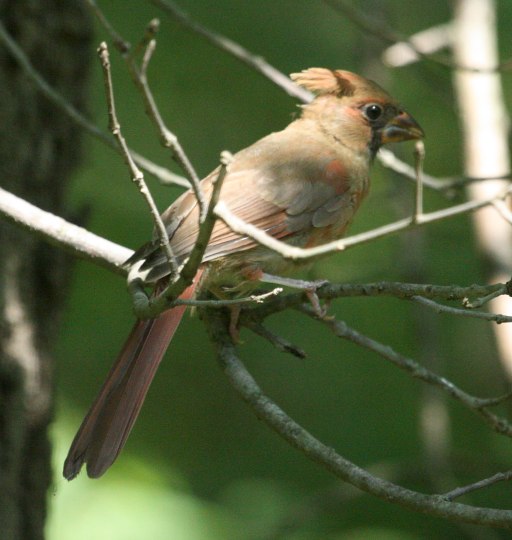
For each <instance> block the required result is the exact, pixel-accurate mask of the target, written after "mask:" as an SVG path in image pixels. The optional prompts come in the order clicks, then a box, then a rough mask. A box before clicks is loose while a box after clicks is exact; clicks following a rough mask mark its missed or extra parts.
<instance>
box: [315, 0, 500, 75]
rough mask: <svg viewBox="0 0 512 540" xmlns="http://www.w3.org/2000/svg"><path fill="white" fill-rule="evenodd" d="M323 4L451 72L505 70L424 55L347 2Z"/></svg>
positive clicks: (356, 23)
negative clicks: (405, 44) (405, 45)
mask: <svg viewBox="0 0 512 540" xmlns="http://www.w3.org/2000/svg"><path fill="white" fill-rule="evenodd" d="M324 2H325V3H326V4H327V5H329V6H331V7H332V8H333V9H334V10H336V11H339V12H340V13H343V15H344V16H345V17H347V19H349V20H350V21H352V22H353V23H354V24H355V25H356V26H358V27H359V28H360V29H361V30H363V31H364V32H366V33H368V34H371V35H372V36H374V37H377V38H378V39H380V40H382V41H383V42H384V43H387V44H389V45H395V44H397V43H403V42H405V43H407V45H408V46H409V47H410V48H411V50H413V51H414V52H415V53H416V54H417V55H418V56H419V57H420V58H421V59H422V60H426V61H429V62H435V63H437V64H439V65H441V66H444V67H447V68H450V69H452V70H458V71H467V72H473V73H486V72H495V71H499V70H503V69H506V64H501V65H496V66H493V67H492V68H477V67H474V66H470V65H461V64H460V63H459V64H457V63H455V62H453V61H452V60H450V59H449V58H447V57H444V56H440V55H432V54H428V53H425V52H423V51H421V50H420V48H418V47H417V46H416V45H415V44H414V43H413V42H412V41H411V40H410V39H409V38H408V37H407V36H405V35H403V34H400V33H398V32H396V31H395V30H392V29H390V28H389V27H386V26H385V25H384V24H383V22H382V20H381V19H379V20H375V19H372V18H371V17H369V16H368V13H366V12H363V11H361V10H359V9H357V8H356V7H354V5H353V4H352V3H351V2H348V1H347V0H324Z"/></svg>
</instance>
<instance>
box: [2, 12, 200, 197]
mask: <svg viewBox="0 0 512 540" xmlns="http://www.w3.org/2000/svg"><path fill="white" fill-rule="evenodd" d="M0 42H1V43H3V44H4V45H5V47H6V49H7V50H8V51H9V52H10V53H11V55H12V57H13V58H14V59H15V60H16V62H17V63H18V65H19V66H20V67H21V69H22V70H23V72H24V73H25V75H26V76H27V77H28V78H29V79H30V80H31V81H32V82H33V83H34V85H35V87H36V88H37V89H38V90H39V91H40V92H41V93H42V94H43V95H44V96H45V97H46V98H47V99H48V100H49V101H50V102H51V103H53V104H54V105H55V106H56V107H57V108H58V109H59V110H60V111H62V112H63V113H64V114H66V116H67V117H68V118H70V119H71V120H72V121H73V122H74V123H75V124H77V125H78V126H79V127H80V128H81V129H83V130H84V131H85V132H86V133H88V134H89V135H91V136H93V137H94V138H95V139H98V140H99V141H101V142H102V143H104V144H106V145H107V146H108V147H109V148H111V149H113V150H115V151H116V152H117V153H118V154H121V149H120V148H119V146H118V144H117V143H116V141H115V140H114V139H113V138H112V137H111V136H110V135H109V134H108V133H106V132H105V131H103V130H101V129H100V128H99V127H98V126H97V125H95V124H93V123H92V122H91V121H89V120H88V119H87V118H86V117H85V116H84V115H83V114H82V113H80V111H78V110H77V109H76V108H75V107H73V105H72V104H71V103H70V102H69V101H68V100H66V99H65V98H64V97H63V96H62V95H61V94H60V93H59V92H57V91H56V90H55V88H53V87H52V86H51V85H49V84H48V82H47V81H46V80H45V79H44V77H42V76H41V74H40V73H39V72H38V71H37V70H36V69H35V68H34V66H33V65H32V63H31V62H30V60H29V59H28V57H27V56H26V55H25V53H24V52H23V51H22V50H21V48H20V47H19V46H18V44H17V43H16V42H15V41H14V40H13V39H12V38H11V37H10V35H9V34H8V32H7V31H6V29H5V27H4V25H3V24H2V22H1V21H0ZM130 153H131V155H132V157H133V159H134V160H135V162H136V163H137V164H138V165H139V166H140V167H142V168H143V169H144V170H145V171H147V172H149V173H151V174H152V175H153V176H155V178H157V179H158V180H159V181H160V182H161V183H163V184H174V185H177V186H182V187H187V188H188V187H190V182H188V181H187V180H186V179H185V178H183V177H182V176H179V175H177V174H174V173H173V172H171V171H169V170H168V169H166V168H165V167H161V166H160V165H157V164H156V163H153V162H152V161H150V160H149V159H147V158H145V157H144V156H141V155H140V154H138V153H137V152H134V151H133V150H131V149H130Z"/></svg>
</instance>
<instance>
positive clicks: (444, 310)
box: [411, 296, 512, 324]
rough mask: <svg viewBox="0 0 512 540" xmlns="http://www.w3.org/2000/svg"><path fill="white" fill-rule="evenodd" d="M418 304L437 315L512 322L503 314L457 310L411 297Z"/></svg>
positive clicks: (426, 299) (425, 299)
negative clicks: (443, 314) (447, 314)
mask: <svg viewBox="0 0 512 540" xmlns="http://www.w3.org/2000/svg"><path fill="white" fill-rule="evenodd" d="M411 300H414V301H415V302H417V303H418V304H421V305H423V306H426V307H428V308H430V309H433V310H434V311H436V312H437V313H449V314H450V315H460V316H461V317H469V318H472V319H483V320H485V321H493V322H495V323H497V324H501V323H508V322H512V316H509V315H502V314H501V313H488V312H487V311H472V310H469V309H461V308H455V307H451V306H445V305H444V304H439V303H438V302H434V301H433V300H429V299H428V298H423V297H422V296H411Z"/></svg>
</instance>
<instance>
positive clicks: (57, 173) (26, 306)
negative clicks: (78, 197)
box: [0, 0, 92, 540]
mask: <svg viewBox="0 0 512 540" xmlns="http://www.w3.org/2000/svg"><path fill="white" fill-rule="evenodd" d="M0 17H1V20H2V22H3V24H4V25H5V26H6V27H7V30H8V32H9V33H10V35H11V36H12V37H13V38H14V39H15V40H16V41H17V42H18V44H19V45H20V48H21V49H22V50H23V51H24V52H25V54H26V55H27V56H28V58H29V59H30V61H31V63H32V64H33V66H34V67H35V69H36V70H37V71H39V72H40V73H41V74H42V75H43V77H44V78H45V79H46V80H47V81H48V82H49V83H50V84H51V85H52V86H54V87H55V88H57V89H58V91H59V92H60V93H61V94H63V95H64V96H65V97H66V98H67V99H68V100H69V101H71V102H72V103H73V104H74V105H75V106H76V107H78V108H80V109H83V108H84V100H85V93H86V86H87V72H88V69H87V66H88V64H89V62H90V58H91V56H92V55H91V49H90V38H91V30H90V21H89V18H88V16H87V13H86V11H85V9H84V6H83V5H82V3H81V2H69V1H66V0H43V1H41V0H39V1H35V0H4V1H1V0H0ZM0 79H1V81H2V84H1V85H0V123H1V126H2V128H1V129H2V137H0V171H1V173H0V178H1V180H0V182H1V183H2V186H4V187H6V188H7V189H8V190H10V191H12V192H14V193H16V194H17V195H19V196H21V197H23V198H25V199H27V200H28V201H30V202H32V203H34V204H36V205H37V206H40V207H41V208H43V209H45V210H48V211H51V212H55V213H56V214H59V215H62V216H67V217H68V218H69V217H70V216H69V212H66V208H65V193H66V186H67V183H68V181H69V177H70V174H71V172H72V171H73V170H74V168H75V167H76V165H77V163H78V159H79V156H80V138H81V133H80V132H79V130H78V128H77V127H76V126H75V125H74V124H72V123H71V121H70V120H69V119H68V118H67V117H66V116H65V115H64V114H63V113H62V112H61V111H60V110H57V108H56V107H55V106H53V105H52V104H50V103H49V102H48V101H47V100H46V99H45V98H44V97H43V96H42V95H41V94H40V93H39V92H38V90H37V88H35V86H34V85H33V84H32V83H31V81H30V80H29V78H28V77H27V75H26V73H24V71H23V70H22V69H21V68H20V67H19V65H18V64H17V63H16V62H15V60H14V59H13V58H12V57H11V56H10V55H9V53H8V52H7V51H6V50H5V49H4V48H0ZM70 270H71V261H70V260H69V259H67V257H66V256H65V255H64V254H63V253H62V251H59V250H58V249H53V248H52V247H50V246H49V245H47V244H45V243H42V242H41V241H40V240H38V239H37V238H36V237H34V236H32V235H29V234H27V233H26V232H23V231H22V230H19V229H16V228H15V227H13V226H10V225H8V224H6V223H5V222H3V223H0V523H1V529H2V533H1V536H2V538H3V539H4V540H14V539H21V538H23V539H24V540H31V539H39V538H43V536H44V522H45V517H46V494H47V490H48V488H49V486H50V483H51V462H50V457H51V448H50V443H49V439H48V425H49V422H50V420H51V417H52V408H53V399H52V394H53V388H52V356H51V349H52V343H53V341H54V338H55V334H56V331H57V329H58V326H59V317H60V314H61V311H62V308H63V303H64V298H65V293H66V289H67V282H68V278H69V274H70Z"/></svg>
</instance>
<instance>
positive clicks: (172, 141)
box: [88, 0, 206, 221]
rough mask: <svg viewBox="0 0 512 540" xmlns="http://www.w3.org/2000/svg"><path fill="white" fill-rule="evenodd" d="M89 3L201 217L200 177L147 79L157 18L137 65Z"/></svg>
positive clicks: (90, 2)
mask: <svg viewBox="0 0 512 540" xmlns="http://www.w3.org/2000/svg"><path fill="white" fill-rule="evenodd" d="M88 5H89V6H90V8H91V10H92V12H93V14H94V15H96V16H97V17H98V20H99V22H100V23H101V24H102V25H103V26H104V28H105V30H106V31H107V32H108V33H109V34H110V35H111V36H113V39H114V43H116V44H120V46H119V50H120V52H121V55H122V57H123V59H124V60H125V62H126V65H127V67H128V70H129V73H130V75H131V77H132V80H133V82H134V84H135V86H136V88H137V89H138V90H139V92H140V93H141V95H142V98H143V99H144V104H145V108H146V113H147V114H148V116H149V118H150V120H151V121H152V122H153V124H154V125H155V127H156V128H157V130H158V132H159V134H160V141H161V143H162V145H163V146H164V147H165V148H168V149H169V150H170V151H171V152H172V156H173V158H174V159H175V161H176V162H177V163H178V164H179V165H180V167H181V168H182V169H183V171H184V172H185V175H186V176H187V178H188V180H189V182H190V185H191V187H192V190H193V191H194V194H195V196H196V198H197V201H198V204H199V208H200V219H201V221H202V220H203V219H204V216H205V214H206V203H205V200H204V196H203V193H202V191H201V187H200V178H199V176H198V175H197V173H196V170H195V169H194V166H193V165H192V162H191V161H190V159H189V158H188V156H187V154H186V152H185V150H184V149H183V147H182V146H181V144H180V142H179V140H178V137H177V136H176V135H175V134H174V133H173V132H172V131H171V130H170V129H169V128H168V127H167V126H166V124H165V122H164V120H163V118H162V115H161V114H160V111H159V109H158V107H157V105H156V101H155V98H154V96H153V93H152V91H151V88H150V87H149V84H148V80H147V67H148V64H149V61H150V60H151V56H152V54H153V52H154V50H155V47H156V42H155V40H154V38H153V36H154V35H155V33H156V32H157V30H158V27H159V21H158V20H157V19H153V20H152V21H150V23H149V24H148V25H147V27H146V31H145V33H144V36H143V38H142V40H141V41H140V43H139V45H138V47H137V50H138V49H139V48H140V47H142V46H143V45H146V48H145V50H144V57H143V61H142V68H139V67H138V66H137V63H136V54H132V53H131V52H130V50H129V48H128V49H126V43H127V42H126V41H125V40H124V39H123V38H122V36H121V35H120V34H119V33H118V32H117V31H116V30H115V29H114V27H113V25H112V24H111V23H110V22H109V21H108V19H107V17H106V16H105V15H104V13H103V12H102V11H101V10H100V8H99V7H98V6H97V5H96V3H95V1H94V0H88Z"/></svg>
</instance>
